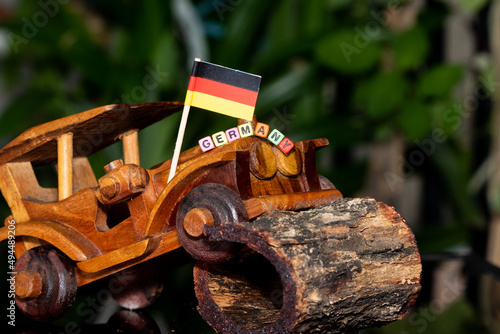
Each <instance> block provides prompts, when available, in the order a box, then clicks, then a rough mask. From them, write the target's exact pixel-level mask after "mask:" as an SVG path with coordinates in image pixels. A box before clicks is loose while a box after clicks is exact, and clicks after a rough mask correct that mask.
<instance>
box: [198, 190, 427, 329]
mask: <svg viewBox="0 0 500 334" xmlns="http://www.w3.org/2000/svg"><path fill="white" fill-rule="evenodd" d="M205 233H206V234H207V235H208V236H209V237H210V238H211V239H213V240H217V241H230V242H238V243H242V244H244V245H245V246H247V247H246V248H245V249H246V250H244V251H243V253H242V255H241V256H239V257H238V258H236V259H233V260H232V261H229V262H226V263H223V264H209V263H205V262H198V263H197V265H196V267H195V271H194V279H195V291H196V295H197V297H198V301H199V306H198V311H199V312H200V314H201V315H202V317H203V318H204V319H205V320H206V321H207V322H208V323H209V324H210V325H211V326H212V327H214V329H215V330H216V331H217V332H220V333H242V334H245V333H252V334H253V333H355V332H357V331H358V330H359V329H362V328H367V327H375V326H381V325H384V324H386V323H389V322H391V321H394V320H397V319H401V318H402V317H403V316H404V315H405V314H406V313H407V311H408V310H409V308H410V307H411V306H412V305H413V304H414V302H415V300H416V297H417V294H418V292H419V291H420V278H421V262H420V256H419V253H418V249H417V246H416V242H415V238H414V235H413V233H412V232H411V230H410V228H409V227H408V226H407V224H406V222H405V221H404V219H403V218H402V217H401V216H400V215H399V214H398V213H397V212H396V211H395V210H394V209H393V208H392V207H389V206H387V205H385V204H384V203H380V202H378V203H377V202H376V201H375V200H373V199H369V198H366V199H359V198H356V199H339V200H337V201H335V202H333V203H331V204H329V205H327V206H323V207H320V208H315V209H310V210H306V211H302V212H285V211H273V212H268V213H266V214H264V215H263V216H261V217H259V218H258V219H256V220H255V221H254V222H251V223H246V222H245V223H226V224H222V225H219V226H210V227H208V226H207V227H206V228H205Z"/></svg>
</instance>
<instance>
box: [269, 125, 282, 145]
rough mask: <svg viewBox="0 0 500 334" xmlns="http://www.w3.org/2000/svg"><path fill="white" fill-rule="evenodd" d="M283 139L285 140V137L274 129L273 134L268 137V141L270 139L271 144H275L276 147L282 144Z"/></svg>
mask: <svg viewBox="0 0 500 334" xmlns="http://www.w3.org/2000/svg"><path fill="white" fill-rule="evenodd" d="M283 138H285V135H284V134H282V133H281V132H280V131H278V130H277V129H274V130H273V131H272V132H271V134H270V135H269V137H267V139H269V141H270V142H271V143H273V144H274V145H276V146H278V145H279V144H280V143H281V141H282V140H283Z"/></svg>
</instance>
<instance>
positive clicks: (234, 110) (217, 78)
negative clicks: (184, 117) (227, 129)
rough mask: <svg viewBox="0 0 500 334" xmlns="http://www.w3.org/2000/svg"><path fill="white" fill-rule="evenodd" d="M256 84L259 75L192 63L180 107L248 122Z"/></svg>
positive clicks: (199, 62)
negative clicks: (201, 109)
mask: <svg viewBox="0 0 500 334" xmlns="http://www.w3.org/2000/svg"><path fill="white" fill-rule="evenodd" d="M260 80H261V77H260V76H259V75H254V74H250V73H246V72H242V71H238V70H233V69H231V68H227V67H224V66H220V65H216V64H211V63H207V62H204V61H201V60H198V59H196V60H195V62H194V65H193V71H192V73H191V79H190V80H189V86H188V91H187V94H186V101H185V102H184V104H185V105H187V106H194V107H198V108H203V109H207V110H210V111H214V112H218V113H221V114H224V115H227V116H232V117H236V118H243V119H247V120H251V119H252V117H253V112H254V110H255V103H256V101H257V95H258V93H259V86H260Z"/></svg>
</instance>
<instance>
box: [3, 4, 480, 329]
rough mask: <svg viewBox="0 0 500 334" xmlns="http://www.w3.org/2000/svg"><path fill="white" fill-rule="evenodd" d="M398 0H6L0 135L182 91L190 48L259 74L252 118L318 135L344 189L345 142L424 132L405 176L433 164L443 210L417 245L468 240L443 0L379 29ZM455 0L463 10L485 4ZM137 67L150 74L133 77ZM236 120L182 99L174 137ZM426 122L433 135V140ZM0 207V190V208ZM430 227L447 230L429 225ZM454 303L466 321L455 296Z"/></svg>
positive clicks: (154, 145)
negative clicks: (404, 22)
mask: <svg viewBox="0 0 500 334" xmlns="http://www.w3.org/2000/svg"><path fill="white" fill-rule="evenodd" d="M407 2H408V1H399V2H397V4H398V5H399V6H397V7H394V6H393V5H390V6H389V7H387V5H388V3H392V4H394V1H383V0H375V1H361V0H355V1H347V0H342V1H340V0H313V1H299V0H290V1H267V0H251V1H250V0H248V1H241V0H197V1H193V2H192V3H191V2H189V1H183V0H172V1H160V0H148V1H141V2H137V1H129V0H112V1H111V0H110V1H90V0H89V1H71V2H69V3H68V4H65V5H59V2H57V1H56V0H54V1H46V2H44V1H41V3H45V4H47V3H51V4H55V5H53V6H52V7H50V8H49V9H47V7H43V6H41V5H40V3H39V2H37V1H19V2H16V3H15V5H14V11H13V16H12V17H10V19H8V20H6V21H5V22H2V24H1V25H0V28H1V29H3V30H4V31H5V32H6V33H7V37H8V40H9V41H10V50H9V53H8V54H7V55H6V56H4V59H2V61H1V63H0V75H1V78H2V80H3V81H4V84H5V86H6V90H7V96H6V97H5V98H6V100H7V101H8V103H7V104H6V107H5V108H4V110H1V111H0V144H2V145H4V144H6V143H8V142H9V141H10V140H12V139H13V138H14V137H15V136H17V135H19V134H20V133H21V132H22V131H24V130H26V129H27V128H29V127H31V126H34V125H37V124H41V123H44V122H47V121H50V120H53V119H57V118H60V117H63V116H66V115H70V114H74V113H77V112H80V111H83V110H87V109H91V108H93V107H97V106H101V105H106V104H111V103H131V102H147V101H159V100H181V101H182V100H183V99H184V95H185V91H186V87H187V81H188V78H189V73H190V67H191V65H192V61H193V57H194V56H201V57H202V58H203V59H204V60H207V61H210V62H214V63H218V64H221V65H224V66H228V67H232V68H237V69H240V70H245V71H248V72H252V73H256V74H260V75H262V78H263V80H262V87H261V92H260V94H259V98H258V102H257V109H256V115H257V117H258V119H259V120H260V121H262V122H266V123H269V124H271V126H273V127H277V128H280V129H281V130H283V131H284V132H285V133H286V134H287V136H289V137H290V138H291V139H292V140H294V141H298V140H302V139H310V138H319V137H326V138H328V139H329V140H330V142H331V145H330V147H329V148H327V149H325V150H324V151H321V154H320V165H319V168H320V172H321V173H322V174H324V175H325V176H327V177H328V178H330V179H331V180H332V181H333V182H334V183H335V184H336V186H337V187H338V188H339V189H341V191H342V192H343V193H344V195H345V196H355V195H356V193H357V192H358V191H359V190H360V189H362V187H363V186H364V181H365V178H366V173H367V164H368V161H367V160H366V157H363V158H359V156H357V155H356V154H355V151H356V149H357V148H360V147H364V146H366V145H369V144H371V143H374V142H380V141H384V140H387V139H389V138H391V137H392V136H394V135H402V136H404V138H405V141H406V152H407V154H409V153H411V152H414V151H415V150H421V146H419V143H423V142H428V141H429V140H430V141H432V143H433V145H434V147H435V149H434V150H433V151H432V153H430V154H426V155H425V164H424V165H423V166H412V167H413V168H412V170H410V169H409V168H406V169H405V172H406V173H407V175H406V176H408V174H412V173H414V171H413V169H414V170H415V172H416V173H419V174H422V175H423V176H424V177H427V176H429V175H432V176H433V177H432V178H431V180H432V181H431V182H438V183H439V186H440V187H441V189H442V191H441V193H440V194H439V196H441V197H440V198H438V199H437V201H438V203H437V205H436V206H438V207H446V208H450V210H449V212H448V213H449V215H448V216H447V218H446V222H445V224H442V223H443V222H442V221H440V220H441V218H442V215H441V214H434V213H433V212H430V213H428V214H427V215H426V216H425V218H427V219H430V221H426V222H425V224H424V226H431V225H434V227H433V228H431V229H422V230H419V231H417V232H418V233H417V235H418V241H419V247H420V249H421V251H423V252H425V251H443V250H446V249H447V248H448V247H451V246H456V245H457V244H469V243H470V242H471V240H470V239H469V237H470V233H468V231H470V229H472V228H481V226H483V225H482V224H483V223H484V217H483V214H482V211H481V208H480V207H479V205H478V200H477V199H476V198H475V197H474V196H473V195H471V193H470V192H469V191H468V188H467V187H468V183H469V181H470V179H471V177H472V175H473V174H474V173H475V168H477V166H475V165H474V158H477V157H475V156H474V152H471V151H470V150H468V149H467V148H466V147H464V144H463V142H462V140H461V134H460V132H459V131H458V130H459V126H460V124H461V123H462V122H463V121H464V119H466V118H468V117H469V115H468V114H467V112H466V110H465V107H466V105H465V102H464V101H461V100H457V99H456V98H454V97H453V91H454V88H455V87H456V85H457V84H458V83H459V82H460V80H461V78H462V75H463V69H462V68H461V67H459V66H456V65H453V64H448V63H445V62H444V61H443V59H442V56H441V54H442V45H441V44H440V40H439V39H438V38H436V36H439V35H440V34H441V33H442V29H443V25H444V22H445V20H446V18H447V15H448V14H449V13H448V9H447V7H446V5H444V4H443V2H441V1H429V2H428V5H427V6H426V7H424V8H423V9H422V10H421V11H420V13H419V15H418V18H417V21H416V23H415V25H413V26H412V27H410V28H408V29H406V30H403V31H393V30H391V29H389V28H388V24H389V23H390V22H389V21H390V16H389V15H387V13H390V12H391V11H394V12H397V11H398V10H399V8H400V6H403V5H404V4H406V3H407ZM459 2H460V3H461V4H462V5H463V6H464V8H466V9H467V10H469V11H470V12H472V13H477V12H478V11H480V10H481V9H482V8H484V6H485V5H486V4H487V1H485V0H474V1H471V0H461V1H459ZM384 10H385V11H384ZM44 17H45V18H46V20H44V19H43V18H44ZM387 59H389V63H390V64H389V65H384V63H385V62H387ZM148 75H150V76H153V78H154V79H155V82H154V84H150V83H146V82H145V78H146V77H147V76H148ZM485 89H486V91H487V92H488V91H489V90H488V89H489V87H485ZM234 122H235V120H234V119H230V118H228V117H224V116H219V115H216V114H213V113H209V112H207V111H203V110H193V111H192V112H191V116H190V119H189V121H188V132H187V134H186V137H185V142H184V149H187V148H189V147H192V146H194V145H196V141H197V139H199V138H201V137H203V136H206V135H209V134H212V133H214V132H216V131H220V130H221V129H226V128H228V127H229V126H231V125H233V124H234ZM178 123H179V116H178V115H176V116H172V117H171V118H169V119H166V120H164V121H162V122H159V123H158V124H155V125H154V126H152V127H150V128H148V129H146V130H144V131H142V132H141V135H140V138H141V139H140V140H141V142H140V147H141V162H142V164H143V165H144V166H151V165H153V164H156V163H158V162H161V161H164V160H166V159H169V158H170V157H171V155H172V152H173V145H174V141H175V137H176V135H177V127H178ZM436 131H438V132H436ZM436 133H438V134H439V137H440V138H444V140H442V141H441V140H439V141H437V140H435V136H436ZM424 153H426V152H424ZM120 154H121V153H120V150H119V147H111V148H109V149H106V150H104V151H103V152H101V153H99V154H97V155H96V156H94V157H92V159H91V162H92V163H93V166H94V170H95V172H96V174H97V176H98V177H99V176H101V175H102V174H103V172H101V170H102V166H103V165H104V164H106V163H107V162H109V161H111V160H113V159H115V158H117V157H119V155H120ZM403 158H404V159H405V160H407V159H408V158H409V157H408V156H405V157H403ZM406 176H405V175H403V176H401V177H402V178H405V177H406ZM8 211H9V210H8V208H7V207H6V206H5V204H4V203H3V206H1V208H0V212H1V213H3V216H7V215H8ZM443 225H444V226H443ZM436 229H445V230H446V231H447V232H446V233H439V235H438V237H436V233H437V232H436ZM443 235H445V236H446V238H441V237H442V236H443ZM437 239H438V240H437ZM444 239H446V240H444ZM457 307H461V308H460V309H459V310H458V311H457V312H458V313H460V312H462V313H464V314H466V315H467V316H464V317H462V319H463V320H464V321H469V319H470V316H469V315H470V312H471V311H470V310H469V309H468V308H467V306H463V305H462V304H460V305H459V306H457ZM450 312H451V311H450ZM443 316H448V315H443ZM454 321H455V322H457V321H459V319H455V320H454ZM401 326H403V325H394V326H393V327H391V328H396V329H397V331H400V330H402V329H401V328H403V327H401ZM460 328H461V327H460V326H457V328H456V330H453V332H455V333H458V332H460V330H461V329H460ZM462 330H463V329H462ZM383 332H384V333H389V332H390V330H389V329H387V331H386V330H384V331H383ZM462 332H464V333H465V332H466V331H462ZM412 333H413V332H412ZM450 333H451V332H450Z"/></svg>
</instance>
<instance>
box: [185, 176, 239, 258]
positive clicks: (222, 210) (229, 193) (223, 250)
mask: <svg viewBox="0 0 500 334" xmlns="http://www.w3.org/2000/svg"><path fill="white" fill-rule="evenodd" d="M192 210H193V211H195V210H196V211H197V212H198V211H199V212H205V213H207V215H208V216H210V220H212V223H213V224H215V225H217V224H220V223H224V222H243V221H248V213H247V210H246V207H245V204H244V203H243V201H242V199H241V198H240V196H239V195H238V194H237V193H236V192H234V191H233V190H232V189H231V188H229V187H227V186H225V185H222V184H218V183H206V184H202V185H200V186H197V187H196V188H194V189H193V190H191V191H190V192H189V193H188V194H187V195H186V196H185V197H184V198H183V200H182V202H181V204H180V205H179V209H178V211H177V217H176V228H177V234H178V236H179V240H180V242H181V244H182V246H183V247H184V249H185V250H186V251H187V252H188V253H189V254H190V255H191V256H192V257H193V258H195V259H197V260H202V261H206V262H222V261H225V260H228V259H230V258H231V257H233V256H234V254H235V253H236V252H237V250H238V249H239V248H240V247H241V246H240V245H238V244H234V243H230V242H213V241H210V240H208V238H207V237H206V236H205V235H203V234H202V233H199V235H195V236H193V233H188V232H187V231H186V228H185V218H186V215H187V214H188V212H191V213H192V212H193V211H192Z"/></svg>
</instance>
